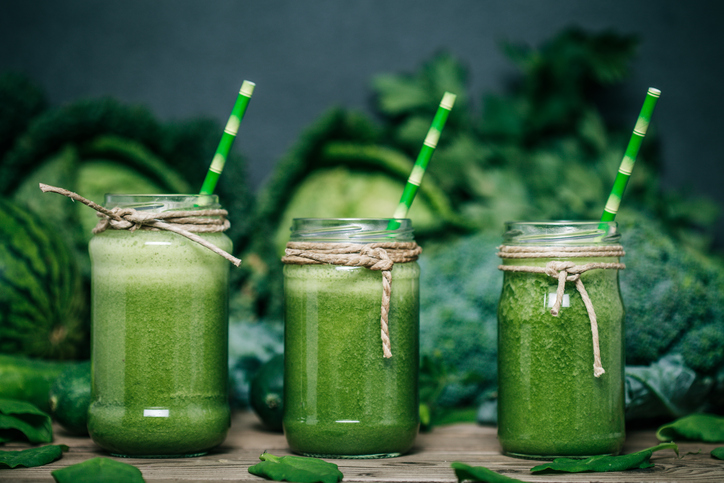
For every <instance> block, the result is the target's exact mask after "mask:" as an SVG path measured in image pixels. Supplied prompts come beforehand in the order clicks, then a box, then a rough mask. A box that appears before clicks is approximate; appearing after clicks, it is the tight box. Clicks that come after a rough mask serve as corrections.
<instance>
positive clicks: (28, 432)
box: [0, 399, 53, 443]
mask: <svg viewBox="0 0 724 483" xmlns="http://www.w3.org/2000/svg"><path fill="white" fill-rule="evenodd" d="M23 436H24V437H25V438H27V440H28V441H30V442H31V443H50V442H51V441H52V440H53V427H52V424H51V420H50V416H48V415H47V414H45V413H44V412H43V411H41V410H40V409H38V408H36V407H35V406H33V405H32V404H30V403H28V402H24V401H17V400H15V399H0V443H7V442H8V441H16V440H19V439H21V438H22V437H23Z"/></svg>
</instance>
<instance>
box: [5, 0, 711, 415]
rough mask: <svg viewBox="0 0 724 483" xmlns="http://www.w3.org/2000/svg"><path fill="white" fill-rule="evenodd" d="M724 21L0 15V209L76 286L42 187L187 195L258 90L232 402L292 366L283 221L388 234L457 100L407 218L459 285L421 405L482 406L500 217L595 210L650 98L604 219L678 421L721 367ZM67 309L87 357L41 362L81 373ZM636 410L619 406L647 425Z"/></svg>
mask: <svg viewBox="0 0 724 483" xmlns="http://www.w3.org/2000/svg"><path fill="white" fill-rule="evenodd" d="M722 19H724V4H722V3H721V2H716V1H713V0H710V1H704V0H693V1H690V2H686V3H681V2H674V1H671V0H657V1H654V0H643V1H638V2H630V1H623V0H612V1H608V2H579V1H574V0H549V1H546V2H538V1H534V0H505V1H503V0H456V1H451V2H432V1H428V0H415V1H412V0H401V1H395V2H388V1H381V0H368V1H364V2H336V1H332V0H320V1H315V2H294V1H290V0H265V1H258V0H253V1H243V2H242V1H233V0H207V1H205V2H194V1H189V0H173V1H171V0H157V1H153V2H147V1H140V0H126V1H124V2H117V1H107V2H101V3H99V2H92V1H90V0H70V1H63V2H55V1H49V0H40V1H36V2H19V1H5V2H3V3H2V5H1V6H0V45H2V49H0V76H2V77H1V78H0V79H1V80H2V82H0V101H1V102H0V195H2V196H3V197H5V198H7V199H9V200H12V201H13V202H14V203H17V204H18V205H20V206H22V207H23V209H27V210H29V211H30V212H31V213H34V214H35V215H37V216H39V217H41V218H44V219H46V220H47V223H48V224H49V225H50V226H52V227H53V229H54V230H55V232H56V233H62V234H64V238H66V239H67V240H69V241H70V243H69V250H71V252H72V253H74V254H75V258H76V260H77V264H78V268H77V270H78V272H79V274H80V275H79V276H80V278H81V279H82V280H85V283H86V285H87V277H88V261H87V255H86V250H87V241H88V238H89V234H88V231H89V229H90V227H92V226H93V224H94V223H95V217H94V216H93V214H92V213H88V212H90V210H87V209H83V208H78V207H71V208H68V207H67V206H65V205H63V206H60V207H57V206H55V205H56V204H58V205H61V204H62V203H60V200H57V199H52V202H53V203H51V199H49V198H47V197H48V196H50V195H45V196H46V197H44V198H42V199H41V197H40V195H39V193H37V192H36V190H37V188H36V187H37V182H38V181H43V182H46V183H49V184H59V185H61V186H64V187H66V188H69V189H73V190H75V191H77V192H79V193H80V194H83V195H84V196H86V197H89V198H91V199H94V200H96V201H102V194H103V193H104V192H106V191H123V190H133V191H142V190H179V191H183V190H190V191H196V190H198V188H199V187H200V185H201V182H202V180H203V176H204V173H205V171H206V169H207V167H208V164H209V163H210V160H211V157H212V155H213V152H214V149H215V147H216V143H217V142H218V139H219V137H220V135H221V131H222V129H223V125H224V123H225V122H226V119H227V117H228V115H229V113H230V110H231V107H232V105H233V103H234V100H235V98H236V94H237V92H238V89H239V86H240V85H241V82H242V80H244V79H248V80H251V81H253V82H255V83H256V90H255V91H254V95H253V97H252V100H251V102H250V104H249V108H248V110H247V112H246V116H245V118H244V122H243V123H242V126H241V129H240V131H239V135H238V137H237V140H236V143H235V144H234V147H233V150H232V151H233V155H232V157H231V161H230V162H229V163H228V164H227V167H226V169H225V172H224V174H223V175H222V179H221V182H220V185H219V187H218V193H219V195H220V197H221V199H222V202H223V204H224V205H225V206H226V207H227V208H229V210H230V212H231V216H232V232H231V233H230V236H232V238H233V239H234V241H235V246H236V251H237V252H238V254H240V256H241V257H242V258H243V259H244V261H245V263H244V267H243V268H242V269H241V270H239V271H236V272H235V276H234V277H235V280H234V297H233V300H232V309H233V317H232V327H233V329H232V345H233V344H237V345H235V346H234V345H233V347H232V355H233V356H234V357H236V359H235V361H232V366H233V367H236V369H238V370H237V371H236V377H238V378H239V381H240V382H239V383H238V384H237V387H238V391H237V396H238V398H239V400H241V401H243V400H244V398H245V397H246V394H245V390H246V389H244V387H245V386H244V384H245V382H244V381H246V380H247V379H248V377H249V374H250V373H251V372H253V370H254V369H255V368H256V367H258V365H259V364H261V363H262V362H263V361H264V360H266V359H268V358H269V357H270V356H271V355H272V354H273V353H276V352H278V351H280V350H281V349H280V347H281V345H280V344H281V339H280V337H281V336H280V334H281V332H280V330H281V329H280V327H281V322H280V319H281V312H280V310H281V309H280V307H281V300H280V286H281V285H280V284H281V281H280V278H279V276H278V273H279V268H280V264H279V261H278V257H279V254H280V251H281V250H282V248H283V244H284V242H285V241H286V237H287V235H288V227H289V220H290V219H291V218H292V217H294V216H390V215H391V214H392V212H393V211H394V207H395V204H396V202H397V200H398V199H399V194H400V193H401V190H402V186H403V185H404V181H405V179H406V176H407V174H408V173H409V169H410V167H411V165H412V162H413V161H414V159H415V156H416V154H417V151H418V150H419V148H420V146H421V143H422V140H423V139H424V134H425V131H426V129H427V127H428V126H429V123H430V121H431V119H432V115H433V114H434V112H435V108H436V107H437V103H439V100H440V98H441V97H442V93H443V92H444V91H446V90H449V91H452V92H454V93H456V94H457V95H458V99H457V103H456V105H455V107H454V109H453V112H452V113H451V116H450V119H449V121H448V125H447V127H446V129H445V131H444V132H443V135H442V138H441V141H440V144H439V147H438V149H437V151H436V153H435V155H434V156H433V159H432V162H431V165H430V167H429V169H428V173H427V175H426V177H425V181H424V182H423V188H422V189H421V192H420V194H419V195H418V199H416V201H415V204H414V205H413V209H412V210H411V212H410V217H411V218H413V222H414V223H415V226H416V227H417V233H418V235H419V236H418V238H419V240H420V241H421V242H424V243H425V245H424V246H425V248H426V253H425V255H423V259H422V260H421V263H422V265H423V268H424V269H425V268H427V269H428V271H427V273H429V274H436V275H435V276H436V277H437V276H439V274H445V273H448V272H449V270H447V268H446V267H451V266H454V267H459V268H461V270H460V271H459V272H456V273H457V274H456V276H455V277H451V278H450V279H449V280H447V279H446V283H445V284H444V287H443V288H440V286H441V285H440V284H439V278H434V277H433V275H429V276H428V278H426V279H423V288H422V290H423V295H424V297H423V299H424V300H427V302H426V303H425V304H424V306H423V307H422V316H421V317H422V319H421V323H422V334H423V354H424V355H425V356H426V357H427V359H426V364H427V365H425V366H424V367H427V368H428V369H429V370H428V371H427V372H426V374H428V375H429V376H430V378H431V379H430V381H429V384H428V386H427V387H428V388H432V389H430V392H429V394H434V395H435V396H434V399H435V400H434V401H428V402H430V403H431V404H433V405H436V406H437V407H448V408H452V407H465V408H469V407H476V408H477V407H482V406H481V405H483V403H485V402H486V401H490V400H494V396H495V306H496V303H497V296H498V293H499V290H500V281H501V279H500V276H499V273H497V270H496V266H497V259H496V257H495V250H494V247H495V246H496V243H498V242H499V237H500V233H501V232H502V223H503V222H504V221H507V220H509V219H532V218H539V219H556V218H557V219H595V218H597V217H598V216H600V213H601V211H602V209H603V206H604V204H605V200H606V197H607V194H608V191H609V190H610V187H611V184H612V182H613V178H614V176H615V172H616V169H617V167H618V164H619V163H620V160H621V157H622V155H623V151H624V149H625V147H626V143H627V142H628V138H629V136H630V133H631V130H632V129H633V126H634V123H635V121H636V117H637V115H638V112H639V110H640V108H641V104H642V103H643V100H644V96H645V93H646V90H647V88H648V87H656V88H658V89H660V90H661V91H662V96H661V98H660V100H659V102H658V104H657V107H656V110H655V112H654V115H653V121H652V124H651V128H650V130H649V133H648V135H647V137H646V139H645V141H644V145H643V148H642V151H641V153H640V155H639V158H638V162H637V164H636V169H635V170H634V176H633V177H632V179H631V182H630V183H629V187H628V189H627V192H626V194H625V196H624V201H623V204H622V210H621V211H620V214H619V216H618V218H617V220H618V221H619V222H620V223H621V224H622V232H623V233H624V235H625V238H624V241H623V243H624V244H625V246H626V248H627V250H628V251H629V253H631V254H632V256H631V259H630V260H626V262H627V264H628V266H629V269H628V270H627V271H626V272H625V273H622V275H621V277H622V292H623V294H624V301H625V302H626V304H627V308H628V315H627V317H628V319H627V324H628V328H629V331H628V335H627V350H628V357H629V360H628V362H629V364H630V365H631V366H637V367H644V366H647V365H649V364H655V363H659V364H660V363H662V362H661V361H662V360H663V361H664V362H663V364H665V365H666V364H668V365H666V368H667V369H660V370H659V372H658V373H657V374H659V373H667V372H666V371H669V372H668V373H667V374H675V375H676V377H680V376H681V374H682V373H686V374H690V375H693V376H692V379H691V380H692V381H694V380H695V379H696V381H697V384H700V386H695V385H693V384H694V383H692V385H691V386H686V388H683V389H682V388H681V387H677V388H676V389H672V390H671V391H673V392H672V393H671V394H672V396H671V397H672V398H675V397H681V395H682V394H687V391H689V392H688V394H689V398H688V399H686V398H684V399H685V402H681V401H678V400H676V401H678V402H676V401H674V402H672V401H671V400H669V401H666V404H663V403H661V404H659V406H656V404H657V403H655V402H654V403H651V401H650V400H648V402H646V404H649V403H650V404H654V406H656V407H659V408H660V409H659V411H660V414H661V415H669V416H670V415H672V411H673V412H676V411H678V412H679V413H683V412H686V411H688V410H690V409H691V408H694V407H700V406H701V405H702V404H704V403H705V402H706V403H709V402H710V401H711V400H712V399H711V398H712V397H713V396H712V394H713V393H714V389H713V388H714V387H716V384H717V382H716V381H717V380H718V379H717V377H719V379H721V376H717V374H721V371H720V370H719V369H720V368H721V366H722V363H723V362H724V316H723V315H722V310H724V309H723V308H721V307H723V306H724V300H722V298H723V297H724V295H723V294H724V269H722V268H721V260H720V258H721V252H722V250H723V249H724V219H723V218H722V216H721V213H720V212H721V209H722V207H724V190H722V189H721V184H722V181H724V163H722V155H721V153H720V149H719V139H720V134H719V133H720V132H721V131H722V130H724V120H723V118H722V115H721V113H722V112H724V100H722V96H720V95H719V94H718V88H719V84H720V78H721V73H722V66H721V63H720V62H719V59H721V58H723V57H724V40H723V39H722V37H721V34H720V22H721V20H722ZM59 220H60V221H65V223H59ZM269 241H272V243H269ZM481 246H483V247H487V249H486V250H480V249H479V247H481ZM633 254H637V255H638V258H637V259H634V257H633ZM637 260H638V261H637ZM423 273H426V272H423ZM81 292H82V290H81ZM445 304H447V306H449V307H450V310H445V307H446V305H445ZM69 305H73V304H70V302H69ZM75 305H78V304H75ZM75 305H73V306H74V307H75ZM81 305H82V304H81ZM74 310H76V309H74ZM76 312H77V315H76V316H74V317H75V318H76V319H77V322H72V321H71V320H70V319H72V318H69V317H65V319H64V321H63V322H58V321H57V320H56V321H55V322H53V321H43V322H39V323H41V324H45V326H47V328H48V331H52V328H53V327H55V325H54V324H56V325H57V324H58V323H63V324H66V325H68V326H69V327H71V329H70V330H69V331H68V332H69V333H78V334H80V335H78V337H77V339H74V340H70V342H69V344H71V345H73V344H75V346H76V348H75V349H73V350H70V349H68V351H66V350H65V349H63V350H60V349H58V348H57V347H55V346H53V347H51V348H48V349H47V350H46V349H44V350H46V352H45V353H42V354H40V355H43V356H47V355H48V354H50V356H51V357H56V356H59V355H62V356H63V357H78V358H82V356H83V354H84V353H85V352H84V349H83V345H82V342H78V341H83V340H85V339H84V337H85V336H84V335H83V334H84V333H85V331H86V328H85V327H86V326H87V313H84V312H83V311H82V310H81V309H77V310H76ZM654 317H656V318H655V320H654ZM73 324H75V325H73ZM470 333H472V334H474V337H470V336H468V335H466V334H470ZM235 334H236V335H235ZM56 339H57V338H56ZM244 340H249V341H259V340H263V341H266V342H264V343H256V342H255V343H254V344H253V345H254V347H251V346H249V347H247V346H244V344H243V341H244ZM54 341H55V342H53V344H56V345H57V340H55V339H54ZM466 344H470V347H467V346H466ZM78 347H80V348H78ZM8 350H10V349H8ZM53 351H56V352H53ZM687 351H688V352H687ZM41 352H42V351H41ZM687 354H689V355H688V356H687ZM694 354H696V355H697V357H699V356H700V355H701V354H706V356H705V357H704V356H701V358H700V359H697V358H696V357H695V356H694ZM34 355H38V354H34ZM672 357H673V358H674V359H672ZM687 358H688V359H687ZM695 359H696V360H695ZM672 360H673V362H671V361H672ZM435 367H437V369H435ZM440 367H446V368H450V370H446V371H441V370H439V369H440ZM657 367H659V366H657ZM672 371H673V372H672ZM677 371H678V372H677ZM686 371H689V372H686ZM695 376H696V377H695ZM671 377H674V376H671ZM697 377H698V379H697ZM702 378H703V379H702ZM706 378H708V379H706ZM669 381H671V379H669ZM701 381H703V382H701ZM632 384H633V383H632ZM661 384H664V382H662V383H661ZM701 384H703V386H702V385H701ZM440 388H442V389H441V390H438V389H440ZM702 388H703V389H702ZM632 391H633V389H632ZM697 391H698V392H697ZM659 393H661V391H659ZM632 394H633V392H632ZM692 394H695V395H694V396H692ZM639 396H640V397H641V398H643V400H645V398H644V397H643V396H641V395H639ZM632 397H633V396H632ZM637 397H638V396H637ZM430 398H432V396H430V397H429V398H428V399H430ZM423 399H424V398H423ZM632 404H633V403H632ZM677 404H679V406H677ZM642 407H643V408H645V410H641V411H639V413H636V410H635V409H631V411H632V412H631V414H633V415H634V416H636V414H639V415H643V414H646V413H647V411H648V414H649V415H651V414H654V415H656V414H657V413H656V411H655V410H651V409H650V407H647V406H645V404H644V405H640V406H639V408H642ZM672 407H675V408H677V407H678V408H679V409H677V410H676V411H675V410H672V409H671V408H672ZM631 408H633V405H631ZM646 408H648V409H646ZM661 408H663V409H661ZM440 414H442V413H440ZM634 416H632V417H634ZM483 419H484V418H483Z"/></svg>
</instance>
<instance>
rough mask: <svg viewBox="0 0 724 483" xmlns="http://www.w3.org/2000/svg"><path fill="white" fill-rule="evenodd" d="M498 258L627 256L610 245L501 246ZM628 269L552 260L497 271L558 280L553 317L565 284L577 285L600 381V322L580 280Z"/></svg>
mask: <svg viewBox="0 0 724 483" xmlns="http://www.w3.org/2000/svg"><path fill="white" fill-rule="evenodd" d="M498 249H499V252H498V256H499V257H500V258H503V259H506V258H507V259H535V258H584V257H585V258H603V257H616V258H618V257H622V256H624V255H625V252H624V251H623V248H621V247H620V246H619V245H607V246H601V247H590V246H588V247H568V246H566V247H517V246H505V245H503V246H500V247H498ZM625 268H626V265H624V264H623V263H610V262H591V263H585V264H581V265H578V264H576V263H575V262H573V261H560V260H552V261H550V262H548V263H546V265H545V267H536V266H526V265H499V266H498V269H500V270H503V271H506V272H526V273H542V274H545V275H548V276H549V277H552V278H555V279H557V280H558V287H557V290H556V300H555V302H554V303H553V307H551V315H553V316H554V317H558V314H559V313H560V309H561V304H562V302H563V292H564V291H565V287H566V282H574V283H575V286H576V290H578V293H580V294H581V299H582V300H583V305H584V306H585V307H586V312H587V313H588V319H589V321H590V323H591V338H592V341H593V375H594V376H596V377H600V376H601V375H603V374H604V373H605V372H606V371H605V370H604V369H603V364H602V363H601V349H600V346H599V340H598V322H597V320H596V311H595V310H594V308H593V302H592V301H591V297H589V295H588V292H587V291H586V287H585V286H584V285H583V281H582V280H581V274H582V273H584V272H587V271H588V270H594V269H604V270H623V269H625Z"/></svg>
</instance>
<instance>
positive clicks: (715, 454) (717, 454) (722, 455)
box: [711, 446, 724, 460]
mask: <svg viewBox="0 0 724 483" xmlns="http://www.w3.org/2000/svg"><path fill="white" fill-rule="evenodd" d="M711 457H712V458H716V459H718V460H724V446H719V447H718V448H714V449H713V450H711Z"/></svg>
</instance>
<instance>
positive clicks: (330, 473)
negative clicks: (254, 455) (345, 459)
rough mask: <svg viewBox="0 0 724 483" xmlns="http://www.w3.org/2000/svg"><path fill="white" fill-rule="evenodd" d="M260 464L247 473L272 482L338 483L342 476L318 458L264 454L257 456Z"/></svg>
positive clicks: (331, 465)
mask: <svg viewBox="0 0 724 483" xmlns="http://www.w3.org/2000/svg"><path fill="white" fill-rule="evenodd" d="M259 459H260V460H261V463H257V464H255V465H254V466H251V467H250V468H249V473H251V474H252V475H256V476H261V477H264V478H268V479H270V480H274V481H294V482H296V483H338V482H339V481H342V478H344V475H343V474H342V472H341V471H339V469H338V467H337V465H335V464H334V463H328V462H326V461H324V460H320V459H318V458H306V457H303V456H282V457H278V456H274V455H272V454H269V453H267V452H264V453H262V454H261V456H259Z"/></svg>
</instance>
